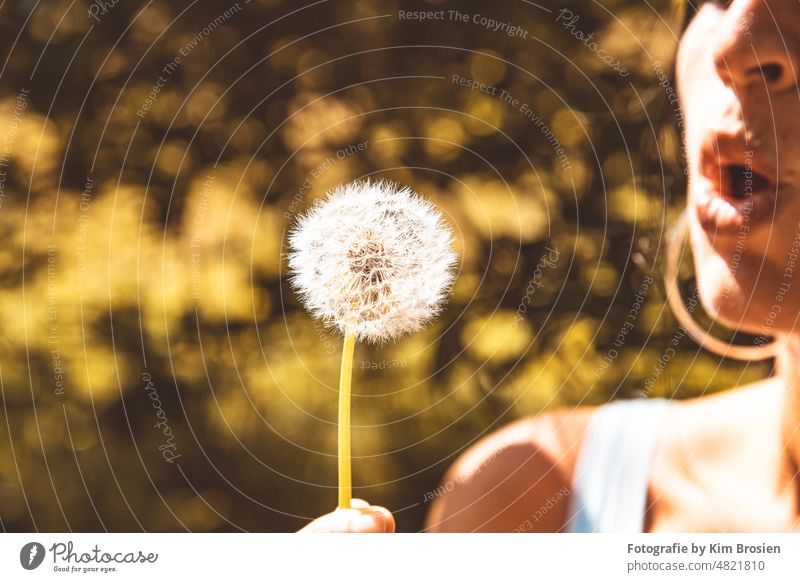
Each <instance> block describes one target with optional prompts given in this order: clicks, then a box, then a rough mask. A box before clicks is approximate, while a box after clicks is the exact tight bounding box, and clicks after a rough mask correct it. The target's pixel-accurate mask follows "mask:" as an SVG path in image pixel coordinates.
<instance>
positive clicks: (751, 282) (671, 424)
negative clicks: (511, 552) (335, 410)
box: [306, 0, 800, 532]
mask: <svg viewBox="0 0 800 582" xmlns="http://www.w3.org/2000/svg"><path fill="white" fill-rule="evenodd" d="M776 22H777V23H780V26H778V25H777V24H776ZM676 71H677V86H678V93H679V97H680V100H681V106H682V110H683V113H684V116H685V120H686V131H685V146H686V150H685V153H686V156H687V160H688V165H689V172H690V179H689V192H688V196H687V216H688V220H689V227H690V240H691V245H692V250H693V256H694V261H695V270H696V273H697V277H698V287H699V291H700V299H701V302H702V304H703V306H704V307H705V309H706V311H707V312H708V313H709V314H710V315H712V316H714V317H716V318H717V319H718V321H720V322H721V323H724V324H725V325H727V326H728V327H731V328H734V329H741V330H744V331H748V332H751V333H754V334H763V335H768V336H770V337H772V338H775V339H776V340H777V341H778V342H780V344H781V346H782V348H781V353H780V355H779V356H778V358H777V360H776V363H777V365H776V370H777V372H776V374H775V375H774V376H773V377H771V378H768V379H766V380H764V381H761V382H758V383H756V384H752V385H749V386H746V387H742V388H737V389H733V390H729V391H727V392H724V393H721V394H716V395H712V396H705V397H702V398H698V399H692V400H686V401H680V402H675V403H674V405H673V406H672V407H671V410H670V411H669V412H668V416H667V418H666V420H665V423H664V426H665V427H667V429H666V430H664V431H662V434H660V435H659V439H658V444H657V447H656V451H655V455H654V457H653V459H652V465H651V469H650V474H649V486H648V508H647V512H646V515H645V531H679V532H709V531H750V532H752V531H800V477H799V476H798V466H800V430H798V429H800V326H797V325H796V322H795V319H797V318H798V317H800V316H798V314H800V282H796V283H794V284H790V285H789V287H788V290H787V287H786V285H785V284H786V283H787V282H788V283H791V282H792V280H793V278H794V277H795V275H796V276H798V277H800V260H799V262H798V266H797V268H796V269H795V270H792V271H791V272H789V271H788V270H787V258H788V257H789V255H790V253H791V251H792V242H793V240H794V237H795V236H797V235H798V234H800V140H798V139H795V138H794V136H795V135H797V134H798V130H800V127H798V126H800V91H799V90H798V76H800V20H798V19H797V0H733V1H732V2H724V1H718V2H705V3H701V5H700V7H699V10H698V13H697V15H696V16H695V17H694V18H693V20H692V22H691V23H690V25H689V27H688V28H687V30H686V33H685V35H684V36H683V38H682V41H681V44H680V48H679V51H678V56H677V66H676ZM747 151H751V152H753V154H752V156H750V155H749V154H745V152H747ZM779 154H780V155H779ZM750 157H752V159H751V160H749V158H750ZM709 160H710V161H711V163H709ZM742 160H749V162H748V163H747V164H745V165H747V166H748V169H752V170H755V171H757V172H759V173H760V174H761V175H762V176H763V177H764V178H765V179H766V180H767V181H768V185H767V186H766V187H765V188H762V192H761V194H760V198H756V199H755V201H759V200H760V201H761V202H763V201H764V200H767V201H769V200H770V199H772V200H774V204H772V203H767V204H761V208H760V210H761V211H762V214H763V215H762V216H759V217H758V220H756V219H755V218H756V217H755V215H753V216H752V218H753V220H752V221H750V220H749V219H748V222H747V223H746V224H747V226H749V227H750V228H749V229H748V230H746V231H743V230H742V229H741V228H740V226H741V224H740V223H741V220H739V222H738V223H737V225H738V226H737V227H736V228H731V225H730V221H729V220H726V219H720V220H714V219H713V216H712V217H711V218H712V219H710V218H709V214H708V212H704V211H703V209H702V207H703V205H704V203H706V202H708V194H707V192H708V190H709V186H708V185H709V183H712V184H714V183H717V186H719V183H720V180H721V178H720V176H721V175H722V173H723V172H724V164H725V163H742ZM718 166H719V167H718ZM750 166H752V167H750ZM717 189H718V190H720V191H722V190H724V187H722V186H719V188H717ZM712 190H713V188H712ZM740 194H741V193H740ZM740 202H741V200H740ZM765 208H766V212H764V210H765ZM712 215H713V213H712ZM739 218H741V217H739ZM731 220H734V222H736V220H738V219H736V218H734V219H731ZM794 271H797V272H796V273H795V272H794ZM782 283H783V284H784V287H783V292H782V293H781V292H780V291H781V289H782V287H781V284H782ZM778 297H780V299H778ZM775 305H779V306H780V310H779V312H778V313H776V310H775V308H774V306H775ZM594 413H595V409H592V408H578V409H572V410H562V411H556V412H552V413H547V414H542V415H538V416H533V417H529V418H524V419H521V420H519V421H517V422H514V423H512V424H510V425H508V426H506V427H504V428H502V429H500V430H499V431H497V432H495V433H493V434H491V435H490V436H488V437H486V438H484V439H483V440H482V441H480V442H478V443H477V444H476V445H474V446H473V447H472V448H470V449H469V450H468V451H467V452H466V453H465V454H464V455H462V456H461V457H460V458H459V459H458V460H457V461H456V463H455V464H454V465H453V466H452V467H451V468H450V470H449V471H448V472H447V474H446V475H445V477H444V481H443V483H444V484H447V483H452V484H453V486H452V487H447V490H448V492H447V493H445V494H443V495H441V496H439V497H437V498H436V499H435V500H434V501H432V502H431V509H430V511H429V514H428V517H427V520H426V524H425V530H426V531H433V532H476V531H486V532H509V531H526V532H557V531H563V530H564V529H565V526H566V523H565V522H566V514H567V506H568V505H569V503H568V502H567V500H568V499H569V494H570V484H571V481H572V475H573V471H574V467H575V461H576V457H577V453H578V450H579V448H580V445H581V443H582V442H583V438H584V435H585V433H586V429H587V427H588V424H589V422H590V421H591V419H592V417H593V414H594ZM354 511H355V510H354ZM369 511H371V512H377V514H380V515H382V516H384V518H385V516H386V515H387V514H388V511H386V510H385V509H383V508H373V509H370V510H369ZM331 519H333V518H331V517H330V515H329V516H325V517H323V518H320V519H319V520H316V521H314V522H312V524H310V525H309V526H308V527H307V528H306V530H308V529H309V528H311V529H312V530H313V529H314V528H315V527H318V528H320V529H326V530H327V531H330V530H334V531H350V530H351V529H352V526H350V525H349V522H347V520H345V519H343V518H341V517H340V518H336V519H334V521H331ZM337 519H338V520H339V521H337ZM323 523H324V524H326V525H327V527H323V526H322V524H323ZM315 524H316V525H315ZM331 524H333V525H334V527H331ZM390 529H391V531H393V530H394V522H392V527H391V528H388V527H387V526H386V523H385V521H383V520H380V519H379V520H376V521H375V523H374V524H373V526H372V528H371V529H370V528H369V527H367V530H366V531H389V530H390ZM362 531H363V530H362Z"/></svg>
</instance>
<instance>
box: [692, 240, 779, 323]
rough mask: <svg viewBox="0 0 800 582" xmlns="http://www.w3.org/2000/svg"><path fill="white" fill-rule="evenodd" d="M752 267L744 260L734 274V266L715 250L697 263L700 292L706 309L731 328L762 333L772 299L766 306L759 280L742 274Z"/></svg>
mask: <svg viewBox="0 0 800 582" xmlns="http://www.w3.org/2000/svg"><path fill="white" fill-rule="evenodd" d="M695 256H697V254H696V255H695ZM749 271H750V267H749V265H745V264H744V263H741V264H739V267H738V271H737V272H738V276H736V275H734V272H733V269H732V266H731V265H730V264H728V262H727V261H726V260H725V259H724V258H722V257H721V256H719V255H717V254H716V253H714V252H713V251H712V252H711V253H709V254H708V255H706V256H703V257H700V258H699V260H698V259H696V263H695V272H696V273H697V287H698V295H699V299H700V304H701V305H702V306H703V309H704V310H705V311H706V313H707V314H708V315H709V316H710V317H712V318H714V319H715V320H716V321H717V322H718V323H719V324H721V325H723V326H725V327H727V328H729V329H732V330H736V331H743V332H747V333H751V334H760V333H764V332H765V330H764V322H765V320H766V319H767V318H768V316H769V311H770V310H769V307H768V306H769V305H770V302H768V301H767V302H766V306H765V300H764V299H763V298H762V297H759V296H758V292H757V290H758V285H757V284H756V282H755V281H751V280H750V278H749V277H746V276H742V273H744V272H749ZM756 272H757V269H756Z"/></svg>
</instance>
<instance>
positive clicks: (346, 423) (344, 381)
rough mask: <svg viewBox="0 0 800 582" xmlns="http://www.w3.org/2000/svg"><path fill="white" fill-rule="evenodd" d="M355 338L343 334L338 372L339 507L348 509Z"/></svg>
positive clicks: (350, 491)
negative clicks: (340, 368)
mask: <svg viewBox="0 0 800 582" xmlns="http://www.w3.org/2000/svg"><path fill="white" fill-rule="evenodd" d="M355 345H356V338H355V336H354V335H352V334H346V335H345V336H344V346H343V348H342V370H341V372H340V373H339V509H350V499H352V497H353V491H352V489H353V477H352V471H351V468H350V386H351V380H352V377H353V351H354V350H355Z"/></svg>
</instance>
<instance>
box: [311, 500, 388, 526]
mask: <svg viewBox="0 0 800 582" xmlns="http://www.w3.org/2000/svg"><path fill="white" fill-rule="evenodd" d="M394 528H395V523H394V517H393V516H392V514H391V512H390V511H389V510H388V509H386V508H385V507H379V506H377V505H369V504H367V502H366V501H362V500H360V499H353V502H352V507H351V508H350V509H337V510H335V511H332V512H331V513H328V514H327V515H323V516H322V517H320V518H317V519H315V520H314V521H312V522H311V523H309V524H308V525H307V526H305V527H304V528H303V529H301V530H300V532H301V533H324V532H328V533H394Z"/></svg>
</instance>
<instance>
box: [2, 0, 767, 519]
mask: <svg viewBox="0 0 800 582" xmlns="http://www.w3.org/2000/svg"><path fill="white" fill-rule="evenodd" d="M99 7H100V4H94V5H93V4H90V3H88V2H86V1H85V0H75V1H72V0H70V1H63V2H60V1H39V2H34V1H20V0H17V1H11V2H9V1H6V2H5V3H3V4H2V5H1V6H0V38H2V39H3V40H2V41H1V42H0V47H1V48H2V51H0V154H2V158H0V161H2V164H0V166H1V167H0V170H1V171H3V172H4V173H3V175H2V176H1V177H2V178H3V180H2V191H1V193H2V197H0V203H1V204H0V229H2V239H3V244H2V245H0V277H2V286H0V294H2V295H1V296H0V317H2V321H3V322H4V323H3V326H2V332H0V379H1V380H2V384H1V385H0V388H1V389H2V394H1V396H2V405H3V409H2V413H0V526H1V527H2V529H3V530H6V531H32V530H46V531H55V530H59V531H60V530H74V531H85V530H113V531H138V530H158V531H173V530H177V531H183V530H193V531H229V530H239V529H242V530H252V531H291V530H294V529H296V528H298V527H300V526H301V525H302V524H303V523H304V520H305V519H307V518H309V517H311V516H314V515H318V514H321V513H325V512H327V511H329V510H330V509H332V508H333V506H334V504H335V500H336V492H335V486H336V462H335V461H336V459H335V452H336V440H335V437H336V426H335V420H336V382H337V379H338V365H339V364H338V354H339V352H340V345H339V342H340V339H339V338H338V337H337V336H336V334H334V333H332V332H330V331H326V330H324V329H323V328H322V326H321V325H320V324H318V323H316V322H313V321H311V320H310V319H309V318H308V317H307V316H306V315H305V313H304V311H303V310H302V308H301V307H300V306H299V305H298V302H297V300H296V298H295V296H294V295H293V294H292V292H291V290H290V288H289V287H288V285H287V284H286V281H285V277H283V274H284V269H285V264H284V263H283V261H282V258H281V253H282V252H283V251H284V247H283V245H284V241H285V230H286V228H287V227H288V226H289V225H290V224H291V223H292V221H293V219H294V218H295V217H296V215H297V213H298V212H300V211H302V210H303V209H305V208H306V207H307V206H308V204H309V203H310V202H311V201H312V200H313V199H314V198H316V197H318V196H321V195H322V194H323V193H324V192H325V191H326V189H328V188H329V187H331V186H333V185H335V184H337V183H340V182H344V181H349V180H352V179H355V178H358V177H363V176H372V177H376V178H390V179H394V180H397V181H400V182H402V183H406V184H409V185H411V186H412V187H414V188H415V189H416V190H418V191H419V192H421V193H423V194H424V195H426V196H428V197H430V198H431V199H432V200H433V201H434V202H436V203H437V204H438V205H439V206H440V207H441V208H442V210H443V212H444V213H445V214H446V215H447V218H448V220H449V221H450V222H451V224H452V225H453V229H454V231H455V232H456V234H457V239H458V250H459V254H460V257H461V261H462V263H461V272H460V275H459V279H458V282H457V284H456V286H455V289H454V292H453V296H452V300H451V302H450V304H449V306H448V308H447V310H446V311H445V312H444V314H443V316H442V317H441V318H439V320H437V322H436V324H435V325H433V326H432V327H431V328H430V329H429V330H427V331H425V332H423V333H421V334H418V335H416V336H413V337H408V338H406V339H404V340H403V341H401V342H399V343H397V344H393V345H389V346H385V347H381V348H376V347H369V346H358V347H357V351H356V369H355V370H354V387H355V392H356V393H357V395H356V397H355V400H354V411H353V421H354V424H355V425H356V426H355V428H354V434H353V441H354V454H355V455H356V457H358V458H356V459H355V462H354V471H355V475H354V481H355V485H356V491H355V493H356V494H357V495H358V496H360V497H364V498H367V499H369V500H371V501H372V502H374V503H380V504H382V505H386V506H387V507H389V508H391V509H392V510H394V511H395V515H396V517H397V520H398V523H399V529H401V530H404V531H413V530H417V529H419V528H420V527H421V525H422V519H423V516H424V513H425V510H426V506H427V502H426V494H427V493H429V492H431V491H433V490H434V489H435V488H436V486H437V483H438V481H439V479H440V478H441V476H442V474H443V472H444V471H445V469H446V468H447V466H448V465H449V464H450V463H451V462H452V460H453V459H454V458H455V456H457V455H458V454H459V452H460V451H462V450H463V449H464V448H465V447H466V446H468V445H469V444H470V443H471V442H473V441H474V439H476V438H478V437H479V436H480V435H482V434H485V433H486V432H487V431H490V430H492V429H493V428H494V427H497V426H498V425H500V424H503V423H505V422H508V421H510V420H512V419H514V418H517V417H520V416H523V415H526V414H532V413H537V412H539V411H542V410H546V409H552V408H555V407H558V406H563V405H577V404H598V403H603V402H606V401H608V400H610V399H612V398H617V397H649V396H671V397H676V398H684V397H689V396H694V395H697V394H700V393H703V392H706V391H711V390H717V389H720V388H724V387H730V386H733V385H736V384H740V383H743V382H746V381H750V380H753V379H755V378H758V377H760V376H762V375H764V373H765V372H766V371H767V370H766V369H765V368H764V367H763V366H762V367H758V366H750V367H746V366H743V365H738V364H731V363H725V364H721V363H720V361H719V360H718V359H717V358H715V357H713V356H711V355H708V354H706V353H704V352H700V351H698V349H697V346H696V345H695V344H694V343H692V342H691V341H690V340H689V339H688V338H684V337H682V334H681V331H680V330H678V329H677V328H676V324H675V322H674V320H673V319H672V317H671V316H670V315H669V314H668V310H667V309H666V308H665V306H664V296H663V292H662V288H663V287H662V285H661V284H660V282H659V280H658V272H660V266H659V263H660V261H661V254H662V244H663V241H664V239H665V237H666V230H667V229H668V227H669V224H670V223H671V222H672V221H673V220H674V218H675V216H676V213H677V212H678V211H679V209H680V203H681V198H682V192H683V188H684V179H683V172H682V165H681V160H680V148H679V147H678V142H679V139H678V130H679V128H678V127H677V122H678V121H679V117H676V115H675V112H674V111H673V108H672V105H671V104H670V103H669V93H668V88H669V87H671V85H667V84H666V83H664V84H663V86H659V85H658V83H659V79H658V77H657V71H656V67H654V63H655V62H656V61H660V62H662V63H663V69H664V70H665V71H667V72H669V70H670V62H671V58H672V54H673V52H674V50H675V48H676V42H677V40H676V35H677V34H679V30H678V28H677V19H676V18H673V16H672V15H671V14H670V6H669V2H667V1H658V2H655V3H654V4H653V9H650V8H648V6H647V4H646V3H641V2H631V1H616V2H615V1H604V2H596V1H589V0H582V1H579V2H575V1H573V2H567V3H564V4H554V3H552V2H549V1H547V0H544V1H542V2H541V3H539V5H538V6H537V5H536V4H534V3H531V2H526V1H524V0H517V1H508V2H493V3H486V2H479V1H477V0H475V1H469V0H465V1H458V2H455V1H450V2H437V1H433V0H431V1H430V2H427V3H424V2H420V3H412V2H400V1H397V2H392V1H377V2H367V1H336V0H328V1H325V0H322V1H319V2H316V3H313V4H311V3H308V4H307V3H305V2H277V1H269V0H252V1H250V2H249V3H245V2H244V1H243V0H240V2H239V4H238V5H236V4H232V3H230V2H228V1H227V0H225V1H217V0H212V1H207V0H204V1H203V2H199V1H198V2H191V3H190V2H182V1H177V2H165V1H152V2H141V3H134V2H127V1H126V2H119V3H118V4H116V5H112V4H111V2H107V3H106V8H105V13H103V12H102V11H101V9H100V8H99ZM561 8H567V9H569V10H570V11H572V12H573V14H574V15H577V16H578V17H579V20H578V21H576V22H574V23H573V27H572V28H566V27H565V26H564V22H563V21H561V22H559V21H557V17H558V11H559V10H560V9H561ZM419 9H424V10H442V9H444V10H456V9H457V10H459V11H461V12H462V13H465V14H468V15H470V17H471V16H472V15H475V14H482V15H485V16H487V17H490V18H494V19H496V20H499V21H502V22H508V23H509V24H511V25H516V26H519V27H521V29H522V30H524V31H527V33H528V34H527V38H520V36H516V37H510V36H508V35H506V34H504V33H503V32H502V30H498V31H491V30H487V29H486V28H485V27H482V26H481V25H480V24H476V23H473V22H471V21H470V22H467V23H461V22H454V21H436V22H427V23H420V22H414V21H407V20H401V19H399V18H398V10H419ZM90 10H93V11H94V15H95V16H96V19H93V18H91V17H90V15H89V11H90ZM226 10H227V11H229V14H228V16H225V12H226ZM215 21H216V22H215ZM576 31H581V32H583V33H585V34H587V35H588V34H589V33H594V35H595V36H594V39H596V41H597V43H598V49H599V48H602V49H603V50H605V51H606V52H605V53H604V54H606V55H609V56H610V57H613V58H614V59H615V60H618V61H619V63H620V64H621V65H622V66H624V67H625V68H627V69H628V70H629V71H630V74H629V75H628V76H621V75H620V74H619V73H618V72H617V71H615V70H614V69H613V68H612V67H609V66H607V65H606V64H605V63H603V62H602V61H601V59H600V58H599V57H598V56H597V54H595V53H594V52H593V51H592V49H591V48H590V47H589V46H587V45H586V44H585V43H581V42H580V40H579V39H577V38H576V36H575V33H576ZM181 50H183V51H184V52H185V53H186V54H185V55H182V56H181V58H182V60H181V62H180V63H179V64H178V65H177V66H176V67H175V68H174V69H169V71H168V72H166V73H165V67H167V66H168V64H169V63H171V62H174V59H175V57H176V56H180V55H181ZM454 74H457V75H459V76H461V77H464V78H469V79H474V80H476V81H478V82H483V83H487V84H488V85H492V86H497V87H499V89H505V90H506V91H508V92H509V93H510V94H511V95H512V96H513V97H514V98H516V99H518V100H519V103H518V105H517V106H514V105H512V104H509V103H506V102H503V101H502V100H500V99H499V97H498V96H491V95H487V94H485V93H481V92H480V91H470V90H469V89H468V88H467V87H462V86H458V85H455V84H453V82H452V76H453V75H454ZM159 76H161V77H162V80H161V81H159ZM159 83H160V85H161V86H160V87H159V92H158V94H157V95H156V98H155V99H151V101H152V104H151V105H152V106H151V107H150V108H149V110H148V111H143V112H142V113H141V114H139V113H137V112H138V111H139V110H141V109H142V108H143V107H145V104H146V103H148V94H149V93H150V92H151V91H152V90H153V88H154V86H157V85H158V84H159ZM499 89H498V91H499ZM23 90H25V91H26V92H24V93H22V95H21V94H20V92H21V91H23ZM523 103H524V104H526V105H528V108H529V109H530V110H531V111H532V112H533V113H535V114H536V116H537V117H535V118H534V120H531V119H529V118H528V117H526V116H525V115H524V114H523V112H522V111H521V105H522V104H523ZM536 119H541V120H542V122H541V124H540V125H539V126H537V125H536V123H535V120H536ZM550 132H551V133H550ZM548 136H549V139H548ZM554 140H555V141H554ZM361 142H367V144H366V146H365V147H364V149H363V151H354V152H353V151H352V150H353V147H352V146H353V145H354V144H357V143H361ZM557 147H560V148H562V149H563V152H564V157H565V158H566V160H567V164H566V165H567V166H568V168H566V167H565V164H564V158H562V160H561V161H559V159H558V152H557V151H556V148H557ZM348 148H349V149H348ZM356 149H357V148H356ZM3 152H5V154H3ZM337 152H339V155H338V156H337ZM87 183H88V184H89V185H90V186H89V187H87ZM549 249H552V250H549ZM553 251H555V254H556V255H557V256H558V259H557V260H554V261H552V262H551V263H552V266H551V263H548V262H547V261H543V260H542V257H552V256H553ZM537 266H538V267H539V268H538V270H537ZM653 269H655V270H654V271H653ZM687 274H688V273H687ZM650 276H652V277H653V278H652V283H650V281H651V280H650V279H648V277H650ZM526 295H527V299H526V304H525V308H524V313H521V311H520V308H519V306H520V304H521V302H522V301H523V298H524V297H526ZM637 297H638V298H639V299H638V301H639V302H638V303H637ZM528 301H529V302H530V304H529V305H528V304H527V302H528ZM639 305H641V307H640V308H639V307H637V306H639ZM518 313H519V314H520V315H521V317H518V316H517V314H518ZM626 321H630V322H632V323H633V327H632V328H630V327H629V328H626V329H629V333H627V334H626V335H625V336H624V338H623V340H621V341H620V340H619V339H618V337H619V336H618V334H619V333H620V330H621V329H623V326H624V324H625V322H626ZM673 340H674V341H676V342H677V343H676V345H677V346H678V351H677V356H676V357H674V358H672V357H670V358H667V359H666V360H665V359H664V354H665V350H666V349H667V348H668V347H669V345H670V342H671V341H673ZM615 342H616V343H615ZM612 350H615V351H612ZM659 362H660V363H659ZM156 425H158V426H156ZM165 431H168V432H167V433H166V434H165ZM165 457H166V458H170V459H171V462H168V461H166V460H165ZM427 497H430V495H427Z"/></svg>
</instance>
